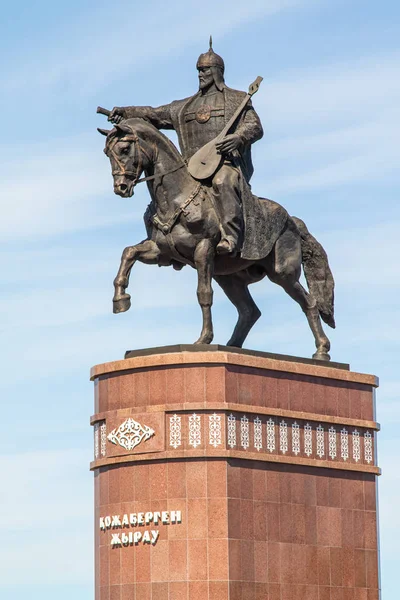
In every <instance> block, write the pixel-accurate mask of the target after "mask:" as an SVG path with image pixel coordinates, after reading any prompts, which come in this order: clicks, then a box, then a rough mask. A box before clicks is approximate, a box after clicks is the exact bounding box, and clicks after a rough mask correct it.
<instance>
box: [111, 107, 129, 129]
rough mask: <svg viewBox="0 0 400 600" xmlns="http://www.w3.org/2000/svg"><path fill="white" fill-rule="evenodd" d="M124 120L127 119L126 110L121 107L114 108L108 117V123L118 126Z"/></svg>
mask: <svg viewBox="0 0 400 600" xmlns="http://www.w3.org/2000/svg"><path fill="white" fill-rule="evenodd" d="M122 119H125V110H124V109H123V108H122V107H121V106H114V108H113V109H112V111H111V112H110V116H109V117H108V121H111V123H115V124H116V125H118V123H120V121H122Z"/></svg>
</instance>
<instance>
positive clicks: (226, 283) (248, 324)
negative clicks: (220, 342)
mask: <svg viewBox="0 0 400 600" xmlns="http://www.w3.org/2000/svg"><path fill="white" fill-rule="evenodd" d="M214 279H215V281H216V282H217V283H218V285H219V286H220V287H221V288H222V289H223V291H224V292H225V294H226V296H227V297H228V298H229V300H230V301H231V302H232V304H233V305H234V306H235V307H236V309H237V311H238V315H239V317H238V320H237V323H236V326H235V329H234V331H233V334H232V337H231V339H230V340H229V342H227V346H235V347H236V348H241V347H242V346H243V343H244V341H245V339H246V337H247V336H248V334H249V331H250V329H251V328H252V327H253V325H254V323H255V322H256V321H257V320H258V319H259V318H260V317H261V312H260V310H259V308H258V307H257V305H256V303H255V302H254V300H253V298H252V297H251V294H250V292H249V289H248V284H249V283H252V282H253V281H254V280H253V279H251V278H250V277H248V275H247V273H246V271H242V272H240V273H236V274H233V275H216V276H214Z"/></svg>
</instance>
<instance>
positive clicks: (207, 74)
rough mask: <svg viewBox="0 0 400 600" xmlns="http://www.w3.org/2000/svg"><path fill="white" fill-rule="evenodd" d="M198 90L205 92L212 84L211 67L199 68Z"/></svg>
mask: <svg viewBox="0 0 400 600" xmlns="http://www.w3.org/2000/svg"><path fill="white" fill-rule="evenodd" d="M197 70H198V72H199V89H200V90H203V91H206V90H208V88H209V87H210V86H211V85H212V84H213V83H214V75H213V74H212V71H211V67H199V68H198V69H197Z"/></svg>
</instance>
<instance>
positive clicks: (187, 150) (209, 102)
mask: <svg viewBox="0 0 400 600" xmlns="http://www.w3.org/2000/svg"><path fill="white" fill-rule="evenodd" d="M245 95H246V94H245V92H241V91H238V90H232V89H231V88H228V87H227V86H225V85H224V86H223V89H222V91H221V92H219V91H217V92H213V93H211V94H209V93H206V94H202V93H201V92H200V91H199V92H197V94H195V95H194V96H190V98H185V99H184V100H175V101H174V102H171V103H170V104H165V105H164V106H159V107H157V108H153V107H151V106H127V107H126V108H125V114H126V118H128V119H129V118H131V117H141V118H143V119H147V120H148V121H150V122H151V123H152V124H153V125H154V126H155V127H157V129H174V130H175V131H176V133H177V135H178V140H179V146H180V148H181V152H182V155H183V158H184V159H186V160H189V159H190V158H191V157H192V156H193V154H195V153H196V152H197V150H199V149H200V148H202V147H203V146H204V145H205V144H206V143H207V142H210V141H211V140H213V139H214V138H216V137H217V135H219V134H220V133H221V131H222V129H223V128H224V127H225V125H226V124H227V123H228V121H229V119H230V118H231V117H232V116H233V114H234V113H235V111H236V109H237V108H238V107H239V105H240V103H241V102H242V101H243V99H244V97H245ZM208 109H209V110H208ZM230 133H236V134H238V135H239V136H240V138H241V140H242V145H241V147H240V148H239V155H240V163H241V165H240V166H241V168H242V172H243V175H244V176H245V178H246V180H247V181H250V178H251V176H252V174H253V171H254V169H253V163H252V160H251V144H254V142H256V141H257V140H259V139H261V138H262V136H263V129H262V126H261V122H260V119H259V117H258V115H257V113H256V111H255V110H254V108H253V106H252V104H251V102H249V103H248V104H247V106H246V108H245V109H244V111H243V113H242V116H241V117H240V119H239V120H238V122H237V123H236V124H235V125H234V126H233V127H232V129H231V131H230Z"/></svg>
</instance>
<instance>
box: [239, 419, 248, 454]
mask: <svg viewBox="0 0 400 600" xmlns="http://www.w3.org/2000/svg"><path fill="white" fill-rule="evenodd" d="M240 445H241V446H242V448H244V449H245V450H247V448H248V447H249V446H250V428H249V420H248V418H247V417H246V415H243V417H242V418H241V419H240Z"/></svg>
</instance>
